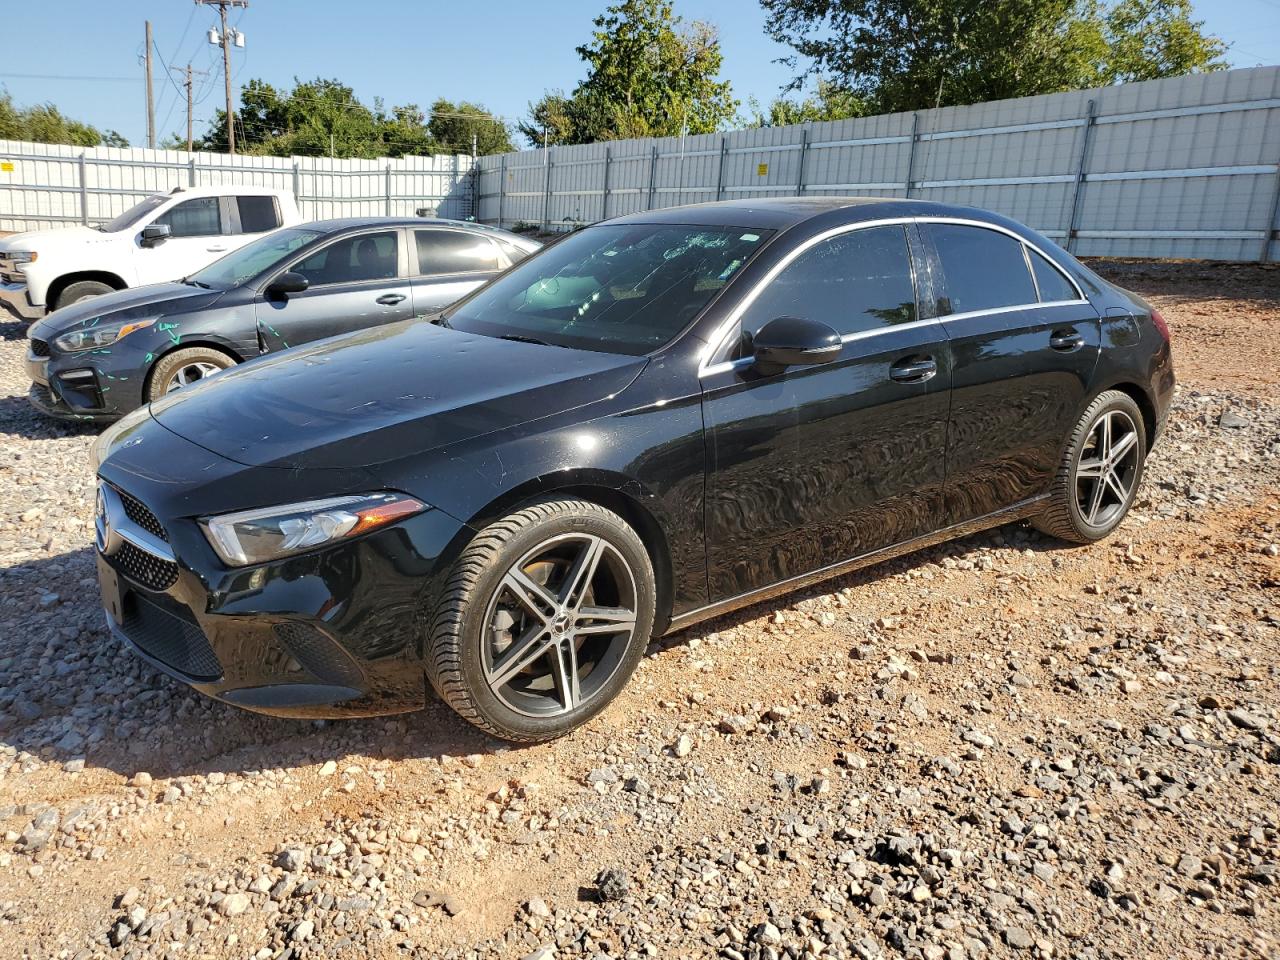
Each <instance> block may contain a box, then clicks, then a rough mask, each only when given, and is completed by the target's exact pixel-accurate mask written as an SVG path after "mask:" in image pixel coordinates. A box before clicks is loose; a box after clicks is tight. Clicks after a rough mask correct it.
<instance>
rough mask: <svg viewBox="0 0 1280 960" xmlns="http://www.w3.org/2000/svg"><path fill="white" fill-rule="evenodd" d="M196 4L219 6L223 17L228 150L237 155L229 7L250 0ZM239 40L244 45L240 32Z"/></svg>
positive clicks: (200, 0) (210, 0) (205, 0)
mask: <svg viewBox="0 0 1280 960" xmlns="http://www.w3.org/2000/svg"><path fill="white" fill-rule="evenodd" d="M196 4H197V5H201V4H203V5H205V6H210V7H217V8H218V14H219V15H220V16H221V18H222V34H221V38H222V76H223V79H224V80H226V87H227V148H228V151H227V152H228V153H230V154H231V155H232V156H235V152H236V118H235V113H234V111H233V110H232V109H231V34H230V32H228V30H227V8H228V7H248V6H249V0H196ZM237 42H238V45H239V46H242V47H243V46H244V41H243V40H240V39H239V35H238V34H237Z"/></svg>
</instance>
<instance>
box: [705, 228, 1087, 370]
mask: <svg viewBox="0 0 1280 960" xmlns="http://www.w3.org/2000/svg"><path fill="white" fill-rule="evenodd" d="M912 223H916V224H919V223H950V224H956V225H959V226H966V227H979V228H981V229H985V230H994V231H995V232H996V233H1003V234H1006V235H1007V236H1010V237H1012V238H1013V239H1014V240H1017V241H1018V242H1019V243H1020V244H1022V250H1023V253H1022V255H1023V259H1024V260H1025V261H1026V264H1027V272H1028V273H1029V274H1030V275H1031V287H1032V289H1033V290H1035V291H1036V296H1037V297H1039V295H1040V289H1039V284H1037V283H1036V278H1035V271H1034V270H1033V269H1032V268H1031V261H1030V260H1029V259H1028V258H1029V254H1028V252H1027V250H1028V248H1030V249H1031V250H1034V251H1036V252H1037V253H1039V254H1040V255H1041V256H1042V257H1044V259H1045V260H1046V261H1048V262H1049V264H1050V265H1051V266H1053V268H1054V269H1055V270H1057V271H1058V272H1059V273H1060V274H1062V275H1063V276H1064V277H1066V278H1067V282H1068V283H1070V284H1071V287H1072V289H1074V290H1075V291H1076V293H1077V294H1079V298H1078V299H1076V300H1054V301H1050V302H1048V303H1041V302H1039V301H1037V302H1036V303H1019V304H1012V305H1010V306H1007V307H992V308H990V309H987V310H968V311H965V312H963V313H951V314H947V316H945V317H930V318H928V319H925V320H912V321H911V322H909V323H900V324H895V325H894V326H890V327H883V328H880V329H876V330H862V331H859V332H858V333H851V334H845V335H844V336H842V337H841V338H840V342H841V343H849V342H850V341H852V340H863V339H866V338H869V337H875V336H880V335H882V334H885V333H892V332H893V331H895V330H909V329H911V328H912V327H914V326H922V325H924V324H926V323H941V324H944V325H945V324H947V323H950V322H951V321H953V320H966V319H968V318H970V317H981V316H989V315H992V314H1000V313H1010V312H1012V311H1014V310H1030V309H1034V308H1037V307H1063V306H1074V305H1079V304H1085V303H1088V302H1089V301H1088V299H1087V298H1086V297H1085V295H1084V292H1083V291H1082V290H1081V289H1080V284H1078V283H1076V281H1075V278H1074V277H1072V276H1071V275H1070V274H1068V273H1067V272H1066V271H1065V270H1063V269H1062V268H1061V267H1060V266H1058V264H1057V263H1055V262H1054V260H1053V258H1052V257H1050V256H1049V255H1048V254H1046V253H1045V252H1044V251H1043V250H1042V249H1040V247H1039V246H1038V245H1036V244H1034V243H1032V242H1031V241H1029V240H1027V239H1025V238H1024V237H1022V236H1020V235H1019V234H1017V233H1015V232H1014V231H1012V230H1010V229H1009V228H1008V227H1002V226H1000V225H999V224H998V223H988V222H987V221H985V220H972V219H969V218H967V217H886V218H883V219H880V220H863V221H860V222H858V223H846V224H841V225H840V226H838V227H832V228H831V229H830V230H824V231H823V232H822V233H819V234H816V235H814V236H812V237H810V238H809V239H808V240H806V241H805V242H804V243H802V244H800V245H799V246H798V247H796V248H795V249H794V250H792V251H791V252H790V253H788V254H787V255H786V256H785V257H784V258H783V259H781V260H779V261H778V262H777V263H776V264H774V265H773V267H771V268H770V270H769V272H768V273H766V274H765V275H764V276H763V277H761V278H760V279H759V280H758V281H756V285H755V286H754V287H753V288H752V289H751V291H750V292H749V293H748V294H747V295H746V296H745V297H744V298H743V299H742V301H741V302H740V303H739V304H738V305H737V306H736V307H734V308H733V311H732V312H731V313H730V314H729V316H728V317H726V318H725V319H724V322H723V323H721V324H720V327H719V328H718V329H717V330H716V331H715V333H714V334H712V336H711V339H709V340H708V341H707V345H706V347H704V348H703V351H702V354H701V355H700V356H699V358H698V379H702V378H703V377H705V376H711V375H714V374H720V373H725V372H727V371H729V370H735V369H738V368H739V367H741V366H745V365H746V364H744V362H743V361H745V360H749V358H746V357H743V358H740V359H738V360H721V361H719V362H716V363H712V362H710V361H711V359H712V358H713V357H715V356H716V355H717V354H719V353H720V352H721V351H722V350H723V349H724V348H725V341H726V339H727V338H728V337H729V335H730V334H731V333H732V332H733V331H734V329H735V328H736V327H737V326H738V324H739V323H740V322H741V320H742V315H743V314H744V313H746V311H747V309H748V308H749V307H750V306H751V304H753V303H754V302H755V301H756V298H757V297H759V296H760V294H761V293H762V292H763V290H764V288H765V285H766V284H768V283H771V282H773V280H774V279H775V278H776V277H777V276H778V274H780V273H781V272H782V271H783V270H785V269H786V268H787V267H789V266H790V265H791V264H792V263H793V262H794V261H795V260H796V258H797V257H799V256H800V255H801V254H802V253H804V252H805V251H807V250H809V249H810V248H811V247H814V246H816V245H817V244H819V243H823V242H825V241H827V240H830V239H831V238H832V237H838V236H841V235H842V234H846V233H852V232H854V231H855V230H869V229H871V228H872V227H886V226H893V225H895V224H904V225H905V224H912ZM912 269H913V270H914V269H915V261H914V259H913V260H912Z"/></svg>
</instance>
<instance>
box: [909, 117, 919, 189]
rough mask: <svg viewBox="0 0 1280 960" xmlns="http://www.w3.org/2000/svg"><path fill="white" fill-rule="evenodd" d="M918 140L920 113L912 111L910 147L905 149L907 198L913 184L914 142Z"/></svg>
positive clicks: (914, 164)
mask: <svg viewBox="0 0 1280 960" xmlns="http://www.w3.org/2000/svg"><path fill="white" fill-rule="evenodd" d="M919 142H920V114H918V113H913V114H912V115H911V148H910V149H909V150H908V151H907V182H906V188H907V189H906V194H907V199H908V200H909V199H911V187H912V186H913V184H914V181H913V179H912V178H913V177H914V176H915V171H916V144H917V143H919Z"/></svg>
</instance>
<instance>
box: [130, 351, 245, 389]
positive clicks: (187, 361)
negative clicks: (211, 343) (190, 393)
mask: <svg viewBox="0 0 1280 960" xmlns="http://www.w3.org/2000/svg"><path fill="white" fill-rule="evenodd" d="M235 363H236V361H235V360H234V359H233V358H231V357H229V356H227V355H226V354H225V353H223V352H222V351H221V350H214V349H213V348H212V347H187V348H186V349H185V350H175V351H173V353H167V354H165V355H164V356H163V357H161V358H160V359H159V360H158V361H157V362H156V365H155V366H154V367H152V368H151V376H149V377H148V378H147V402H148V403H150V402H151V401H152V400H158V399H159V398H160V397H163V396H164V395H165V394H166V393H173V391H175V390H181V389H182V388H183V387H189V386H191V385H192V384H193V383H198V382H199V381H201V380H207V379H208V378H209V377H212V376H213V375H214V374H218V373H221V372H222V371H223V370H225V369H227V367H233V366H235Z"/></svg>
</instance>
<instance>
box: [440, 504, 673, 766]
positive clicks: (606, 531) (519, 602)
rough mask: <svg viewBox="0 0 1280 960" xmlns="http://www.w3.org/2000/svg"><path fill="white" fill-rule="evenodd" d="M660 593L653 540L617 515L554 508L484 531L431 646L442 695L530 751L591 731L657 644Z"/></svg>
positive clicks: (466, 554) (466, 555) (445, 603)
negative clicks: (590, 723) (647, 543)
mask: <svg viewBox="0 0 1280 960" xmlns="http://www.w3.org/2000/svg"><path fill="white" fill-rule="evenodd" d="M655 594H656V590H655V587H654V576H653V568H652V565H651V564H650V562H649V555H648V552H647V551H646V550H645V547H644V544H643V543H642V542H641V541H640V538H639V537H638V536H637V535H636V533H635V531H634V530H632V529H631V527H630V526H628V525H627V523H626V522H625V521H624V520H623V519H622V518H621V517H619V516H618V515H617V514H615V513H613V512H612V511H610V510H606V509H605V508H604V507H602V506H600V505H599V504H595V503H591V502H588V501H582V500H549V501H544V502H541V503H535V504H533V505H531V506H528V507H526V508H524V509H523V510H519V511H517V512H515V513H512V514H510V515H508V516H506V517H503V518H502V519H501V520H498V521H496V522H495V523H492V524H490V525H489V526H488V527H486V528H485V529H483V530H482V531H480V533H479V534H478V535H477V536H476V538H475V539H474V540H473V541H472V542H471V544H470V545H469V546H468V547H467V548H466V550H464V551H463V553H462V556H461V557H460V558H459V559H458V562H457V563H456V564H455V566H454V569H453V573H452V575H451V576H450V578H449V581H448V583H447V585H446V587H445V591H444V595H443V597H442V599H441V601H440V603H439V606H438V608H437V612H436V615H435V618H434V622H433V624H432V625H431V635H430V638H429V641H428V650H427V675H428V678H429V679H430V681H431V684H432V686H433V687H434V688H435V690H436V692H437V693H438V694H439V695H440V696H441V698H442V699H444V701H445V702H446V703H448V704H449V706H451V707H452V708H453V709H454V710H456V711H457V712H458V713H459V714H460V715H461V716H462V717H463V718H464V719H466V720H468V721H470V722H471V723H473V724H475V725H476V726H478V727H480V728H481V729H483V730H485V731H487V732H488V733H491V734H493V735H494V736H497V737H501V738H502V739H504V740H512V741H516V742H520V743H535V742H537V741H540V740H549V739H552V738H554V737H558V736H561V735H563V734H565V733H568V732H569V731H570V730H572V729H574V728H575V727H578V726H580V725H582V724H583V723H586V722H587V720H589V719H590V718H591V717H593V716H595V715H596V714H597V713H599V712H600V711H601V710H603V709H604V707H605V706H607V705H608V704H609V702H610V701H611V700H613V698H614V697H615V696H617V694H618V692H619V691H620V690H621V689H622V688H623V687H624V686H625V685H626V682H627V680H628V679H629V678H630V676H631V674H632V673H633V672H634V671H635V668H636V666H637V665H638V664H639V662H640V658H641V657H642V656H643V655H644V651H645V647H646V646H647V645H648V641H649V635H650V633H651V631H652V629H653V618H654V605H655Z"/></svg>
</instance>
